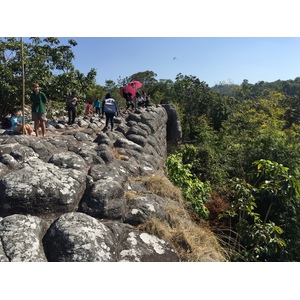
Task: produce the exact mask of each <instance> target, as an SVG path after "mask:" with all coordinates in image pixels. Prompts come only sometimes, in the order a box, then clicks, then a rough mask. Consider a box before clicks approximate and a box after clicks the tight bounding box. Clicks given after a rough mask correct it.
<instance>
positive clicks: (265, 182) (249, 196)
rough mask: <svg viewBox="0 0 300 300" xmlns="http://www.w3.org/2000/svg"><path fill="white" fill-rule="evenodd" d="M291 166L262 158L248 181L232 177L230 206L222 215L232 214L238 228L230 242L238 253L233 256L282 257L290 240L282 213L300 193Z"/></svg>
mask: <svg viewBox="0 0 300 300" xmlns="http://www.w3.org/2000/svg"><path fill="white" fill-rule="evenodd" d="M288 170H289V169H288V168H287V167H284V166H282V165H281V164H278V163H277V162H272V161H269V160H264V159H260V160H258V161H255V162H254V163H253V170H252V171H251V172H249V174H247V178H248V182H247V181H245V180H242V179H239V178H234V179H232V180H231V181H232V198H233V200H232V202H231V207H230V209H229V210H228V211H227V212H225V213H223V214H222V215H221V216H220V217H225V216H227V217H230V218H231V222H232V224H233V228H232V230H233V231H234V232H236V235H235V239H234V243H231V244H232V246H233V247H234V249H235V250H237V252H234V253H238V255H234V256H233V257H232V259H233V260H246V261H273V260H275V261H276V260H278V258H282V257H283V255H282V254H283V253H284V250H285V248H286V247H287V244H288V241H286V240H285V239H284V238H285V236H284V230H283V229H282V226H285V227H286V224H281V222H280V219H281V218H282V216H281V218H280V217H279V215H283V214H284V212H285V207H286V205H287V203H290V202H291V201H292V199H295V198H297V199H298V198H299V195H300V184H299V182H298V181H297V180H296V179H295V178H294V177H293V176H291V175H289V173H288ZM283 219H285V218H283Z"/></svg>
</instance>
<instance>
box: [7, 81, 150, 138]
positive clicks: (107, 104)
mask: <svg viewBox="0 0 300 300" xmlns="http://www.w3.org/2000/svg"><path fill="white" fill-rule="evenodd" d="M32 89H33V92H32V94H31V95H30V100H31V113H32V121H33V122H34V129H32V128H31V126H30V124H24V128H23V119H22V115H21V109H18V108H16V109H14V111H13V114H12V117H11V119H10V121H11V130H12V131H13V132H14V133H21V132H23V133H25V134H27V135H31V134H32V133H33V131H34V132H35V135H36V136H37V137H39V136H40V132H39V128H40V127H41V134H42V136H43V137H45V136H46V121H47V118H46V110H47V105H48V99H47V97H46V95H45V94H44V93H43V92H41V91H40V86H39V84H38V83H34V84H33V86H32ZM131 96H132V95H131V94H130V93H126V92H124V98H125V99H126V111H127V110H128V109H129V108H132V110H134V108H135V107H134V102H133V99H132V98H131ZM78 102H79V100H78V98H77V97H76V92H75V91H74V90H73V91H72V92H71V94H70V95H68V96H67V99H66V110H67V112H68V124H69V125H72V124H74V123H75V118H76V108H77V105H78ZM136 104H137V106H139V107H147V106H150V105H151V104H150V94H146V93H145V92H143V93H142V94H140V93H139V92H137V93H136ZM93 113H96V114H98V115H100V114H101V115H102V117H103V116H104V114H105V117H106V122H105V128H104V130H108V126H109V125H110V128H111V130H113V128H114V117H115V116H117V115H118V106H117V103H116V101H115V99H113V97H112V95H111V94H110V93H108V94H106V96H105V99H104V100H103V101H102V105H101V101H100V99H98V98H97V99H96V100H95V101H94V102H92V101H90V102H88V103H87V105H86V107H85V115H90V114H93Z"/></svg>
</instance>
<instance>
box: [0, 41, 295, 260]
mask: <svg viewBox="0 0 300 300" xmlns="http://www.w3.org/2000/svg"><path fill="white" fill-rule="evenodd" d="M76 45H77V43H76V41H75V40H72V39H71V40H69V42H68V44H67V45H61V44H60V41H59V40H58V39H57V38H53V37H48V38H44V39H40V38H30V40H29V42H28V43H24V44H23V51H21V46H20V40H19V39H17V38H0V112H1V118H4V117H5V116H6V115H7V114H8V113H10V112H11V110H12V108H13V107H16V106H19V107H21V105H22V101H23V97H24V95H23V91H22V80H23V76H22V75H23V72H22V63H21V61H22V57H23V62H24V77H25V99H24V100H25V103H26V104H29V95H30V93H31V86H32V84H33V83H34V82H38V83H39V84H40V86H41V88H42V91H43V92H44V93H45V94H46V95H47V97H48V98H49V99H50V103H51V105H50V107H51V108H56V109H62V110H63V107H64V103H65V99H66V96H67V95H68V94H69V93H70V92H71V91H72V90H76V93H77V95H78V98H79V99H80V101H81V102H80V107H81V108H80V109H81V111H83V108H84V105H85V103H86V102H87V101H91V100H94V99H95V98H97V97H99V98H100V99H103V98H104V95H105V94H106V93H107V92H110V93H111V94H112V95H113V96H114V98H115V99H116V101H117V103H118V105H119V107H122V106H125V100H124V99H123V98H122V97H121V96H120V93H119V89H120V88H121V87H123V86H125V85H127V84H128V83H129V82H130V81H132V80H138V81H141V82H142V83H143V87H142V91H143V92H146V93H149V94H150V95H151V102H152V104H159V103H160V101H161V100H164V99H166V100H168V101H169V103H172V104H174V105H175V106H176V108H177V110H178V113H179V115H180V120H181V126H182V132H183V140H182V143H181V144H180V145H179V146H177V147H175V146H174V147H172V148H171V149H170V151H169V154H168V158H167V160H166V172H167V174H168V177H169V179H170V180H171V181H172V182H173V184H174V185H176V186H178V187H179V188H180V189H181V191H182V194H183V196H184V198H185V200H186V201H187V203H188V205H189V207H190V209H191V211H192V213H193V214H194V219H195V222H198V223H199V225H201V226H208V227H209V228H210V230H212V231H213V232H214V234H215V235H216V236H217V237H218V239H219V240H220V242H221V243H222V246H223V247H224V248H225V249H226V252H227V253H228V257H229V260H230V261H249V262H264V261H266V262H267V261H269V262H270V261H272V262H279V261H282V262H291V261H300V254H299V251H298V249H299V246H300V226H299V224H300V146H299V145H300V143H299V142H300V124H299V117H300V109H299V108H300V101H299V100H300V77H297V78H295V79H290V80H285V81H282V80H277V81H275V82H264V81H260V82H257V83H255V84H251V83H249V82H248V80H247V79H245V80H244V81H243V82H242V84H240V85H237V84H231V83H226V82H220V83H219V84H217V85H215V86H213V87H209V86H208V85H207V84H206V83H205V81H201V80H200V79H199V78H197V77H196V76H193V75H185V74H181V73H179V74H177V76H176V78H175V81H172V80H170V79H157V78H156V77H157V74H156V73H155V72H154V71H150V70H145V71H141V72H138V73H136V74H131V75H128V77H126V78H119V79H118V82H114V81H112V80H107V81H106V82H105V86H100V85H99V84H97V83H96V75H97V72H96V70H95V69H91V70H90V71H89V72H88V73H87V74H83V73H81V72H80V70H76V69H75V68H74V66H73V61H74V59H75V57H74V53H73V51H72V49H73V47H76ZM48 113H49V114H51V111H49V112H48ZM79 113H80V110H79Z"/></svg>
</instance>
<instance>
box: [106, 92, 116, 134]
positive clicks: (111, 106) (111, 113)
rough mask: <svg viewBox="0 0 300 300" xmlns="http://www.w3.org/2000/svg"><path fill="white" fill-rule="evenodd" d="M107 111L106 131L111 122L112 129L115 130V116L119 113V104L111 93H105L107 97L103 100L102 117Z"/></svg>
mask: <svg viewBox="0 0 300 300" xmlns="http://www.w3.org/2000/svg"><path fill="white" fill-rule="evenodd" d="M104 113H105V117H106V122H105V128H104V131H107V130H108V124H109V123H110V129H111V131H113V130H114V117H115V116H116V115H118V106H117V102H116V100H115V99H113V97H112V95H111V94H110V93H108V94H106V95H105V99H104V100H103V101H102V117H103V115H104Z"/></svg>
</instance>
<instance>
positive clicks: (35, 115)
mask: <svg viewBox="0 0 300 300" xmlns="http://www.w3.org/2000/svg"><path fill="white" fill-rule="evenodd" d="M32 89H33V92H32V94H31V95H30V101H31V114H32V121H33V122H34V129H32V127H31V126H30V124H23V117H22V114H21V109H20V108H15V109H14V110H13V113H12V116H11V118H10V130H12V132H13V133H15V134H19V133H24V134H26V135H31V134H32V133H33V131H34V132H35V134H36V136H39V135H40V133H39V127H41V130H42V136H43V137H44V136H45V135H46V121H47V118H46V106H47V104H48V99H47V97H46V95H45V94H44V93H43V92H41V91H40V86H39V84H38V83H34V84H33V86H32Z"/></svg>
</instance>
